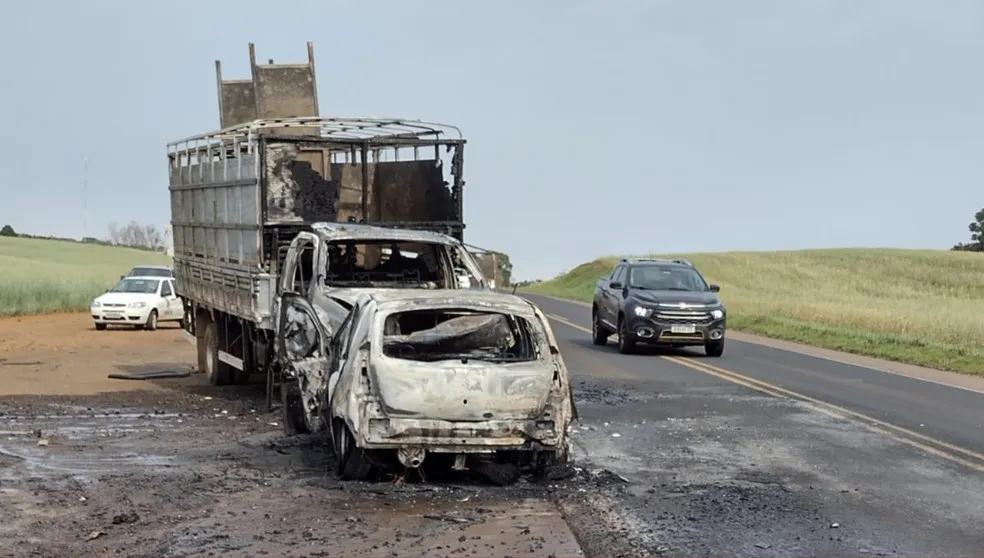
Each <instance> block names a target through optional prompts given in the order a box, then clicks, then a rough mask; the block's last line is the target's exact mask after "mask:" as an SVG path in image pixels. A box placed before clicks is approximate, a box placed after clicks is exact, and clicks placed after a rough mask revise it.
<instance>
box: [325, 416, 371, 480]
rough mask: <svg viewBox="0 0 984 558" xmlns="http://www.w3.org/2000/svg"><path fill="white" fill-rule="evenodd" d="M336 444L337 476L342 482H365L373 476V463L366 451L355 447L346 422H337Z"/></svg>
mask: <svg viewBox="0 0 984 558" xmlns="http://www.w3.org/2000/svg"><path fill="white" fill-rule="evenodd" d="M332 440H334V442H335V474H337V475H338V478H340V479H341V480H354V481H364V480H369V477H370V475H372V469H373V467H372V463H371V462H370V461H369V457H368V456H367V455H366V451H365V450H364V449H362V448H359V447H356V446H355V437H354V436H352V432H350V431H349V428H348V425H347V424H345V422H344V421H341V420H336V421H335V425H334V429H333V430H332Z"/></svg>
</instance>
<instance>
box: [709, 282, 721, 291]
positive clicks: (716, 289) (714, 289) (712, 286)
mask: <svg viewBox="0 0 984 558" xmlns="http://www.w3.org/2000/svg"><path fill="white" fill-rule="evenodd" d="M720 290H721V285H715V284H714V283H711V292H712V293H716V292H719V291H720Z"/></svg>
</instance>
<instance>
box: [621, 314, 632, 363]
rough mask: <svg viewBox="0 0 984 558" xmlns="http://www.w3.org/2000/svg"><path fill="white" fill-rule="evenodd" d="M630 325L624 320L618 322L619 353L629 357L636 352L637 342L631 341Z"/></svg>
mask: <svg viewBox="0 0 984 558" xmlns="http://www.w3.org/2000/svg"><path fill="white" fill-rule="evenodd" d="M628 329H629V328H628V325H627V324H626V323H625V320H624V319H621V318H620V319H619V320H618V352H620V353H622V354H623V355H629V354H632V353H633V352H635V341H632V340H631V339H629V331H628Z"/></svg>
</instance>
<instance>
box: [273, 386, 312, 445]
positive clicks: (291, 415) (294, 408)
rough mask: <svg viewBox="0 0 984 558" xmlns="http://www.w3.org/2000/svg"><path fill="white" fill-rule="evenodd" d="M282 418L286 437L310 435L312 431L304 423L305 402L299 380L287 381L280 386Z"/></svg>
mask: <svg viewBox="0 0 984 558" xmlns="http://www.w3.org/2000/svg"><path fill="white" fill-rule="evenodd" d="M280 402H281V406H280V415H281V416H280V418H281V422H283V423H284V435H286V436H296V435H297V434H308V433H309V432H310V430H309V429H308V427H307V423H306V422H305V421H304V402H303V400H302V398H301V386H300V385H298V383H297V380H286V381H285V382H284V383H282V384H281V385H280Z"/></svg>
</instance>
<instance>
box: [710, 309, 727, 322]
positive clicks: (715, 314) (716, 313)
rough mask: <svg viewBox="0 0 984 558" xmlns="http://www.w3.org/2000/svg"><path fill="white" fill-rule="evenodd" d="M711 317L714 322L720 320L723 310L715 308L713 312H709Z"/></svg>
mask: <svg viewBox="0 0 984 558" xmlns="http://www.w3.org/2000/svg"><path fill="white" fill-rule="evenodd" d="M711 317H712V318H714V319H715V320H720V319H721V318H723V317H724V310H722V309H720V308H715V309H714V310H711Z"/></svg>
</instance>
